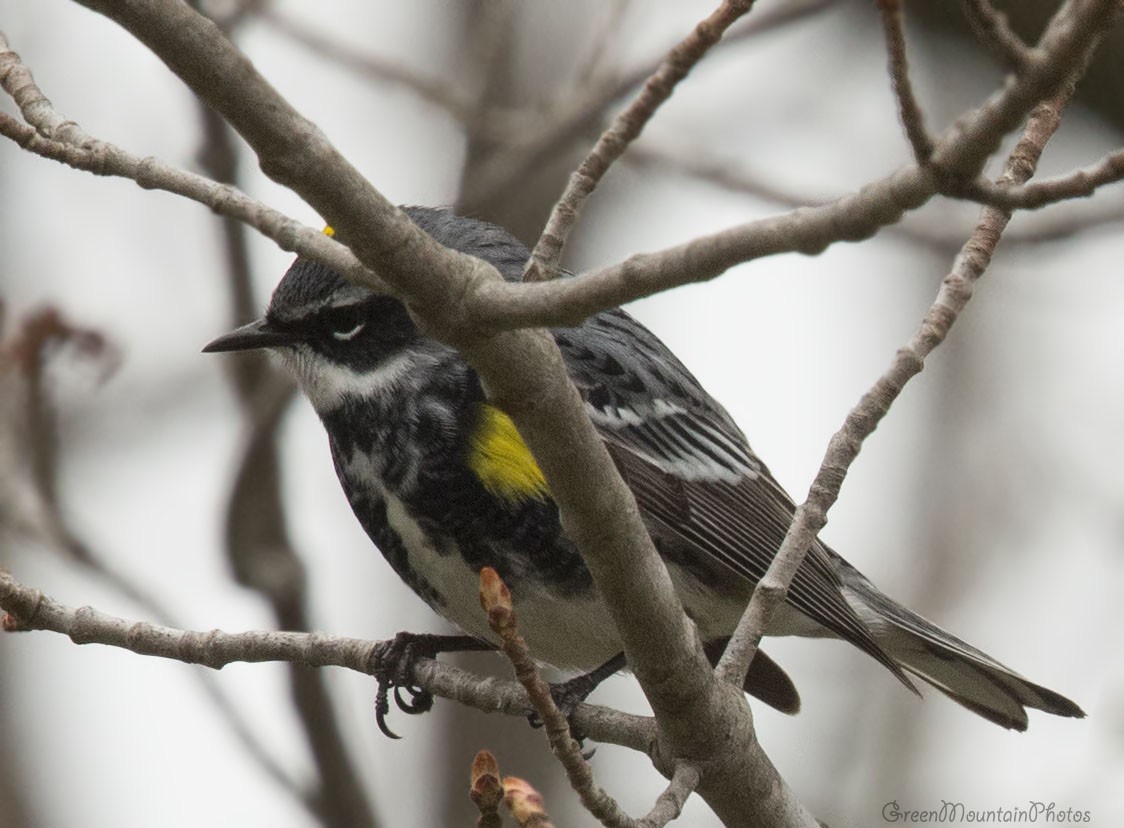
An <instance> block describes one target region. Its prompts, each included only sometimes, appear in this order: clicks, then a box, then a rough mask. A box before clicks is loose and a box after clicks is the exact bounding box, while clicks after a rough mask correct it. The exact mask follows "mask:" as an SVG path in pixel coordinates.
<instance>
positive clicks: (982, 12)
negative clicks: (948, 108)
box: [963, 0, 1031, 72]
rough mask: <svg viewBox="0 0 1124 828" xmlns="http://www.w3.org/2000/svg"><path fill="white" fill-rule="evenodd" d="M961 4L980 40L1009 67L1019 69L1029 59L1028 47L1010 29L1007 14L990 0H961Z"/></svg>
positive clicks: (1017, 70)
mask: <svg viewBox="0 0 1124 828" xmlns="http://www.w3.org/2000/svg"><path fill="white" fill-rule="evenodd" d="M963 6H964V16H965V17H967V18H968V23H969V24H970V25H971V27H972V31H974V32H975V33H976V37H978V38H979V40H980V42H981V43H983V44H984V45H985V46H987V47H988V48H989V49H991V51H993V52H994V53H995V54H996V55H998V56H999V58H1000V60H1002V61H1003V63H1004V64H1005V65H1006V66H1007V67H1008V68H1009V69H1012V70H1014V71H1015V72H1019V71H1021V70H1022V68H1023V67H1024V66H1026V65H1027V63H1028V62H1029V61H1030V60H1031V54H1030V49H1029V48H1028V47H1027V45H1026V43H1024V42H1023V39H1022V38H1021V37H1019V36H1018V35H1017V34H1015V32H1013V31H1012V30H1011V27H1010V26H1009V25H1008V23H1007V15H1005V14H1003V12H1001V11H999V10H998V9H996V8H995V6H993V5H992V4H991V2H990V0H963Z"/></svg>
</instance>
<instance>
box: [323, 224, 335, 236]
mask: <svg viewBox="0 0 1124 828" xmlns="http://www.w3.org/2000/svg"><path fill="white" fill-rule="evenodd" d="M323 233H324V235H325V236H327V237H328V238H331V237H332V236H334V235H336V231H335V228H334V227H332V225H330V224H329V225H327V226H325V227H324V230H323Z"/></svg>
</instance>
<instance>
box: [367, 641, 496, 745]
mask: <svg viewBox="0 0 1124 828" xmlns="http://www.w3.org/2000/svg"><path fill="white" fill-rule="evenodd" d="M494 649H495V646H494V645H492V644H489V643H488V642H486V641H481V640H480V639H479V638H473V637H472V636H470V635H433V634H431V633H409V632H400V633H398V634H397V635H396V636H394V638H392V639H391V640H389V641H382V642H380V643H379V644H378V645H376V646H375V648H374V650H373V651H372V653H371V674H372V675H373V676H374V677H375V681H376V682H378V691H377V693H376V695H375V722H376V724H378V726H379V730H381V731H382V733H383V735H384V736H389V737H390V738H391V739H398V738H400V737H399V736H398V735H397V734H396V733H394V732H393V731H392V730H391V729H390V728H389V727H387V724H386V716H387V714H388V713H389V712H390V700H389V692H390V690H391V689H393V690H394V703H395V704H396V705H397V706H398V709H399V710H401V711H402V712H403V713H408V714H410V715H416V714H418V713H425V712H427V711H428V710H430V708H432V707H433V694H432V693H430V692H429V691H428V690H426V689H425V688H423V687H418V685H417V680H416V678H415V677H414V668H415V667H416V666H417V663H418V660H419V659H422V658H436V657H437V655H438V654H439V653H459V652H470V651H480V650H494ZM403 690H405V692H406V694H408V696H409V698H403V695H402V691H403Z"/></svg>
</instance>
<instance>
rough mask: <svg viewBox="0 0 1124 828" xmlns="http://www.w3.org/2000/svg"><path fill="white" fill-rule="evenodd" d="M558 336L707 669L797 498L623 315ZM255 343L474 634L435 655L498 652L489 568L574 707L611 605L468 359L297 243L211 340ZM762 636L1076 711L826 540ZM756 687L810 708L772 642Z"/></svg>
mask: <svg viewBox="0 0 1124 828" xmlns="http://www.w3.org/2000/svg"><path fill="white" fill-rule="evenodd" d="M402 209H403V210H404V212H405V214H406V215H407V216H408V217H409V218H410V219H411V220H412V221H413V222H414V223H415V224H416V225H417V226H418V227H420V228H421V229H422V230H423V231H425V232H426V233H428V234H429V235H430V236H431V237H432V238H434V239H435V240H436V241H437V242H439V243H440V244H442V245H444V246H446V247H448V248H451V249H453V250H456V251H459V252H461V253H465V254H468V255H470V256H475V257H478V258H480V259H482V260H483V261H485V262H487V263H488V264H490V265H492V266H494V267H495V268H496V269H497V270H498V271H499V273H500V274H501V275H502V276H503V277H504V278H505V279H506V280H509V281H518V280H519V279H520V278H521V275H522V272H523V268H524V265H525V264H526V262H527V260H528V258H529V256H530V254H529V251H528V250H527V248H526V247H525V246H524V245H523V244H522V243H521V242H520V241H519V240H518V239H516V238H515V237H514V236H512V235H511V234H510V233H508V232H507V231H506V230H504V229H503V228H501V227H498V226H496V225H494V224H490V223H488V222H485V221H482V220H479V219H476V218H471V217H466V216H461V215H457V214H456V213H454V212H453V211H451V210H449V209H444V208H434V207H416V206H408V207H403V208H402ZM329 230H330V228H329ZM325 232H329V231H328V230H326V231H325ZM560 278H567V276H566V275H565V274H564V275H563V276H561V277H560ZM550 333H551V334H552V336H553V338H554V341H555V343H556V344H557V346H558V348H559V350H560V352H561V354H562V357H563V361H564V363H565V366H566V369H567V372H568V374H569V377H570V379H571V380H572V382H573V384H574V386H575V387H576V388H577V390H578V392H579V393H580V395H581V398H582V401H583V403H584V408H585V412H586V414H588V416H589V419H590V420H591V422H592V423H593V425H594V427H595V428H596V430H597V433H598V435H599V436H600V437H601V439H602V440H603V442H604V445H605V447H606V449H607V450H608V453H609V456H610V457H611V459H612V461H613V463H614V464H615V465H616V468H617V470H618V472H619V473H620V475H621V477H622V478H623V480H624V481H625V483H626V484H627V485H628V487H629V488H630V490H631V492H632V494H633V496H634V498H635V500H636V503H637V506H638V507H639V511H640V514H641V516H642V518H643V522H644V525H645V527H646V529H647V530H648V532H649V534H650V535H651V538H652V541H653V543H654V546H655V548H656V550H657V551H658V552H659V554H660V556H661V558H662V559H663V561H664V563H665V564H666V566H667V569H668V571H669V573H670V575H671V577H672V580H673V582H674V584H675V587H676V590H677V592H678V594H679V597H680V599H681V601H682V604H683V606H684V608H685V611H686V613H687V615H688V616H689V618H690V619H691V620H692V621H693V622H694V624H695V626H696V629H697V631H698V634H699V637H700V639H701V641H702V642H703V643H704V646H705V648H706V652H707V654H708V656H709V657H710V659H711V661H712V663H715V662H716V661H717V658H718V657H719V656H720V654H721V652H722V648H723V647H724V645H725V642H726V641H727V640H728V639H729V637H730V636H731V634H732V633H733V631H734V628H735V626H736V625H737V623H738V620H739V619H740V617H741V615H742V613H743V611H744V610H745V607H746V605H747V603H748V601H749V598H750V596H751V594H752V592H753V588H754V585H755V584H756V583H757V582H758V581H759V580H760V579H761V578H762V576H763V575H764V573H765V571H766V569H767V568H768V566H769V564H770V562H771V561H772V560H773V558H774V556H775V555H776V553H777V550H778V549H779V548H780V545H781V541H782V540H783V538H784V536H785V533H786V531H787V529H788V527H789V525H790V524H791V522H792V519H793V514H794V512H795V504H794V502H793V500H792V498H791V497H790V496H789V495H788V494H787V493H786V492H785V490H784V489H783V488H782V486H781V485H780V484H779V483H778V482H777V480H776V478H775V477H774V476H773V475H772V473H771V472H770V471H769V469H768V468H767V467H766V466H765V464H764V463H763V462H762V461H761V459H760V458H758V456H757V455H756V454H755V453H754V452H753V450H752V449H751V448H750V445H749V443H748V441H747V440H746V437H745V435H744V434H743V433H742V431H741V429H740V428H739V427H738V425H737V424H736V423H735V422H734V420H733V418H732V417H731V416H730V415H729V413H727V411H726V409H724V408H723V407H722V405H721V404H720V403H718V402H717V401H716V400H715V399H714V398H713V397H712V396H711V395H710V394H709V393H707V391H706V390H705V389H704V388H703V387H702V385H701V384H700V383H699V381H698V380H697V379H696V378H695V376H694V375H693V374H692V373H691V372H690V371H689V370H688V369H687V367H686V366H685V365H684V364H683V363H682V362H681V361H680V360H679V359H678V358H677V357H676V356H675V355H674V354H673V353H672V352H671V350H670V349H669V348H668V347H667V346H666V345H664V344H663V342H661V341H660V340H659V339H658V338H657V337H656V335H655V334H653V333H652V332H651V331H650V330H648V329H647V328H646V327H644V326H643V325H642V324H641V323H640V322H638V321H637V320H636V319H635V318H633V317H632V316H631V315H630V314H629V313H628V312H626V311H625V310H622V309H620V308H612V309H609V310H604V311H601V312H599V313H595V314H592V315H591V316H589V317H588V318H586V319H585V321H583V322H582V323H581V324H578V325H575V326H573V327H567V328H555V329H552V330H551V331H550ZM257 349H266V350H268V351H269V352H271V353H273V354H274V355H275V356H276V357H277V358H278V359H279V361H280V363H281V364H282V365H283V366H284V367H285V369H287V370H288V371H289V372H290V373H291V374H292V376H293V377H294V378H295V380H296V383H297V385H298V386H299V388H300V389H301V391H302V392H303V394H304V395H305V396H306V397H307V398H308V400H309V401H310V402H311V404H312V407H313V409H314V410H315V412H316V413H317V415H318V416H319V418H320V420H321V422H322V424H323V426H324V429H325V430H326V432H327V437H328V444H329V447H330V451H331V456H332V460H333V463H334V466H335V471H336V474H337V476H338V478H339V482H340V484H341V486H342V489H343V492H344V494H345V495H346V497H347V500H348V503H349V504H350V506H351V509H352V511H353V512H354V514H355V517H356V518H357V519H358V521H359V523H360V524H361V525H362V527H363V529H364V530H365V532H366V534H367V535H368V536H369V538H370V540H371V541H372V542H373V543H374V545H375V546H376V547H377V548H378V550H379V551H380V552H381V553H382V555H383V557H384V558H385V559H386V561H387V563H389V565H390V568H391V569H392V570H393V571H394V572H395V574H397V575H398V577H399V578H401V579H402V581H404V582H405V583H406V584H407V585H408V586H409V587H410V588H411V589H412V590H413V592H414V593H416V594H417V595H418V596H419V597H420V598H421V599H422V600H423V601H425V603H427V604H428V605H429V606H430V607H431V608H432V609H433V610H435V611H436V612H437V613H438V614H440V615H442V616H444V617H445V618H446V619H448V620H449V621H451V622H452V623H453V624H454V625H455V626H456V627H457V628H458V629H459V630H460V631H461V632H462V633H463V635H460V636H455V637H449V639H448V646H442V644H441V643H440V642H439V641H438V643H436V644H434V643H433V641H429V643H430V644H432V645H433V646H432V648H431V653H435V652H440V651H445V650H449V649H458V648H462V649H475V648H488V647H493V646H494V645H495V643H496V637H495V635H494V634H493V633H492V631H491V630H490V628H489V627H488V624H487V620H486V616H485V614H484V613H483V612H482V611H481V608H480V604H479V597H478V589H479V573H480V571H481V569H482V568H483V567H492V568H493V569H494V570H496V572H498V573H499V575H500V577H501V578H502V579H503V580H504V582H505V583H506V584H507V586H508V587H509V589H510V591H511V595H512V599H513V602H514V605H515V608H516V610H517V612H518V617H519V626H520V631H521V632H522V634H523V636H524V638H525V640H526V641H527V643H528V645H529V647H530V651H531V653H532V655H533V656H534V657H535V658H536V659H537V660H539V661H540V662H543V663H546V664H550V665H553V666H555V667H558V668H561V669H563V670H571V671H575V670H576V671H579V673H580V674H579V676H578V678H577V679H574V680H572V681H573V682H574V683H573V685H572V689H574V691H575V693H576V694H577V698H579V699H580V698H584V696H585V695H586V694H587V693H588V691H589V690H591V689H592V687H593V686H596V684H597V683H598V682H599V681H600V680H602V679H603V678H604V677H606V676H607V675H611V674H613V673H615V672H617V671H619V670H621V669H622V668H626V667H627V662H626V659H625V657H624V655H623V653H622V645H621V642H620V639H619V638H618V635H617V633H616V630H615V627H614V624H613V622H612V619H611V617H610V615H609V611H608V608H607V607H606V606H605V604H604V602H603V601H602V600H601V598H600V596H599V594H598V591H597V588H596V585H595V584H594V582H593V578H592V576H591V575H590V572H589V570H588V569H587V568H586V566H585V564H584V562H583V560H582V557H581V554H580V553H579V551H578V549H577V548H576V546H575V544H574V543H573V542H572V541H571V540H570V539H569V538H568V537H567V535H566V533H565V531H564V530H563V527H562V523H561V521H560V518H559V509H558V506H557V504H556V503H555V501H554V499H553V498H552V496H551V491H550V486H549V485H548V482H547V480H546V478H545V476H544V475H543V473H542V471H541V469H540V468H539V466H538V464H537V463H536V461H535V459H534V456H533V454H532V453H531V451H530V450H529V449H528V447H527V445H526V443H525V442H524V441H523V439H522V437H521V436H520V434H519V431H518V429H517V427H516V426H515V424H514V422H513V421H512V419H511V418H510V417H509V416H508V415H507V414H505V413H504V412H503V411H502V410H501V409H500V408H499V407H497V406H496V405H494V404H493V403H492V402H490V401H489V399H488V397H487V395H486V394H485V391H484V388H483V387H482V384H481V381H480V378H479V376H478V375H477V373H476V372H475V371H474V370H473V368H472V367H471V366H470V365H469V364H468V363H467V362H466V361H465V359H464V358H463V357H462V356H461V355H460V353H458V352H457V351H456V350H454V349H453V348H451V347H449V346H447V345H445V344H442V343H441V342H439V341H437V340H436V339H434V338H432V337H430V336H427V335H426V333H425V332H424V331H423V330H422V329H421V328H419V326H418V325H417V324H416V323H415V321H414V319H413V317H412V316H411V314H410V312H409V310H408V309H407V307H406V306H405V305H404V304H403V303H402V302H401V301H399V300H398V299H396V298H394V297H392V296H388V295H381V294H377V293H374V292H372V291H370V290H368V289H366V288H364V287H361V286H359V285H356V284H353V283H351V282H349V281H348V280H346V279H345V278H344V277H343V276H342V275H341V274H339V273H338V272H336V271H334V270H332V269H331V268H329V267H327V266H325V265H323V264H321V263H319V262H317V261H315V260H313V259H310V258H305V257H302V256H298V257H297V259H296V260H295V261H294V262H293V264H292V266H291V267H290V268H289V269H288V271H287V272H286V273H285V275H284V277H283V278H282V279H281V281H280V283H279V284H278V286H277V288H276V289H275V291H274V293H273V296H272V298H271V300H270V302H269V305H268V308H267V310H266V311H265V314H264V316H262V317H261V318H260V319H258V320H256V321H253V322H251V323H249V324H247V325H244V326H242V327H240V328H237V329H236V330H234V331H232V332H230V333H228V334H225V335H223V336H220V337H218V338H217V339H215V340H213V341H212V342H210V343H209V344H208V345H206V346H205V348H204V349H203V350H204V351H205V352H208V353H215V352H230V351H246V350H257ZM765 632H766V635H768V636H782V635H797V636H806V637H814V638H838V639H842V640H844V641H846V642H848V643H850V644H852V645H854V646H855V647H857V648H858V649H859V650H861V651H862V652H864V653H866V654H867V655H868V656H870V657H872V658H874V659H875V660H876V661H878V662H879V663H880V664H882V665H883V666H884V667H885V668H886V669H887V670H889V672H890V673H891V674H893V675H894V676H895V677H896V678H897V679H898V681H899V682H901V684H903V685H904V686H905V687H907V688H908V689H910V690H911V691H913V692H914V693H918V691H917V686H916V684H915V682H914V679H921V680H922V681H924V682H925V683H927V684H929V685H931V686H932V687H934V688H936V689H937V690H938V691H940V692H941V693H943V694H944V695H946V696H948V697H949V698H951V699H952V700H953V701H955V702H957V703H959V704H960V705H962V706H963V707H965V708H967V709H968V710H970V711H972V712H974V713H976V714H978V715H980V716H982V717H983V718H984V719H987V720H988V721H991V722H994V723H996V724H998V725H1000V726H1002V727H1005V728H1010V729H1014V730H1019V731H1022V730H1025V729H1026V728H1027V724H1028V717H1027V708H1033V709H1037V710H1041V711H1045V712H1046V713H1050V714H1054V715H1057V716H1065V717H1077V718H1080V717H1083V716H1084V715H1085V714H1084V712H1083V711H1082V710H1081V708H1080V707H1079V706H1078V705H1077V704H1075V703H1074V702H1073V701H1071V700H1069V699H1068V698H1066V697H1065V696H1063V695H1061V694H1059V693H1057V692H1055V691H1053V690H1050V689H1048V688H1046V687H1044V686H1042V685H1039V684H1036V683H1034V682H1031V681H1029V680H1028V679H1026V678H1023V677H1022V676H1021V675H1019V674H1018V673H1016V672H1015V671H1014V670H1012V669H1010V668H1009V667H1007V666H1005V665H1004V664H1002V663H1000V662H999V661H997V660H995V659H994V658H992V657H991V656H989V655H987V654H985V653H984V652H982V651H980V650H978V649H976V648H975V647H972V646H971V645H969V644H967V643H965V642H964V641H962V640H961V639H959V638H957V637H955V636H953V635H952V634H950V633H948V632H946V631H945V630H943V629H941V628H940V627H938V626H936V625H935V624H933V623H931V622H929V621H927V620H925V619H924V618H922V617H921V616H919V615H918V614H916V613H914V612H912V611H910V610H909V609H907V608H905V607H904V606H902V605H901V604H899V603H897V602H896V601H894V600H893V599H891V598H889V597H888V596H886V595H885V594H883V593H882V592H881V591H880V590H879V589H878V588H877V587H876V586H874V584H873V583H871V581H870V580H868V579H867V578H866V577H865V576H864V575H863V574H862V573H860V572H859V571H858V570H857V569H856V568H855V567H853V566H852V565H850V564H849V563H848V562H847V561H846V560H844V559H843V558H842V557H841V556H840V555H838V554H837V553H836V552H835V551H834V550H832V549H831V548H830V547H829V546H828V545H827V544H826V543H824V542H822V541H820V540H816V541H815V542H814V543H813V544H812V546H811V547H810V549H809V550H808V552H807V554H806V557H805V559H804V561H803V563H802V564H801V566H800V568H799V569H798V570H797V572H796V575H795V577H794V578H793V580H792V584H791V587H790V589H789V591H788V594H787V597H786V600H785V602H784V603H783V604H782V605H781V607H780V608H779V609H778V611H777V612H776V613H775V614H774V616H773V618H772V621H771V622H770V625H769V627H768V629H767V630H766V631H765ZM430 638H431V639H433V640H438V639H440V637H437V636H431V637H430ZM398 640H399V639H396V641H398ZM402 640H404V641H407V642H408V641H409V639H402ZM458 643H459V644H460V645H463V646H461V647H457V644H458ZM406 648H407V649H408V643H407V647H406ZM399 654H401V653H399ZM384 678H387V681H388V682H389V683H390V684H392V685H395V694H396V695H395V697H396V698H397V699H398V702H399V706H400V707H402V708H403V709H405V710H408V711H409V712H414V710H415V709H421V708H424V707H425V706H426V704H427V703H431V702H432V698H431V697H430V698H429V699H426V700H423V701H422V702H418V703H417V704H414V703H411V702H403V700H402V698H401V697H400V696H399V695H398V688H399V687H400V686H403V685H408V684H409V673H408V668H403V669H402V670H401V671H400V672H398V673H397V674H396V676H395V677H384ZM583 679H584V681H582V680H583ZM745 690H746V692H748V693H750V694H751V695H753V696H755V697H757V698H759V699H761V700H762V701H764V702H765V703H766V704H768V705H769V706H771V707H774V708H776V709H778V710H780V711H782V712H785V713H790V714H792V713H796V712H797V711H798V710H799V709H800V697H799V693H798V692H797V690H796V687H795V684H794V682H793V681H792V679H791V678H790V677H789V675H788V674H787V673H786V672H785V670H784V669H783V668H782V667H780V665H778V664H777V663H776V662H775V661H773V660H772V659H771V658H770V657H769V656H767V655H766V654H765V653H764V652H761V651H759V652H758V653H757V655H756V657H755V658H754V659H753V661H752V663H751V665H750V670H749V674H748V676H747V678H746V682H745ZM412 692H415V693H416V694H417V695H416V696H415V698H422V697H424V695H425V694H424V693H423V691H421V690H415V691H412ZM383 693H384V694H385V690H383ZM918 695H920V694H919V693H918ZM385 710H386V701H385V695H383V696H382V701H381V711H380V719H379V725H380V727H381V728H383V729H384V732H388V733H389V731H388V730H387V729H386V728H385V727H384V723H383V720H382V718H381V714H382V713H385ZM390 735H392V734H390Z"/></svg>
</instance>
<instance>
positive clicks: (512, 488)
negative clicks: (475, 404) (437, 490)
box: [468, 403, 549, 500]
mask: <svg viewBox="0 0 1124 828" xmlns="http://www.w3.org/2000/svg"><path fill="white" fill-rule="evenodd" d="M468 466H469V468H471V469H472V471H473V472H475V473H476V476H477V477H479V478H480V482H481V483H483V484H484V487H485V488H486V489H487V490H488V491H490V492H492V493H493V494H496V495H499V496H501V497H506V498H508V499H509V500H524V499H527V498H532V497H537V498H544V497H546V495H547V493H548V492H549V489H548V487H547V485H546V478H545V477H543V473H542V470H541V469H540V468H539V464H538V463H536V462H535V458H534V457H533V456H532V455H531V450H530V449H529V448H527V444H526V443H524V442H523V438H522V437H520V436H519V430H518V429H517V428H516V427H515V423H513V422H512V421H511V418H510V417H508V416H507V415H506V414H504V413H503V412H502V411H500V410H499V409H498V408H496V407H495V406H494V405H488V404H487V403H482V404H481V405H480V407H479V417H478V419H477V422H476V428H475V430H474V431H473V433H472V436H471V437H470V438H469V443H468Z"/></svg>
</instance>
